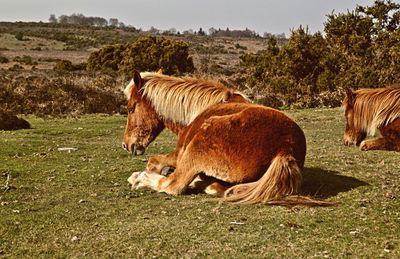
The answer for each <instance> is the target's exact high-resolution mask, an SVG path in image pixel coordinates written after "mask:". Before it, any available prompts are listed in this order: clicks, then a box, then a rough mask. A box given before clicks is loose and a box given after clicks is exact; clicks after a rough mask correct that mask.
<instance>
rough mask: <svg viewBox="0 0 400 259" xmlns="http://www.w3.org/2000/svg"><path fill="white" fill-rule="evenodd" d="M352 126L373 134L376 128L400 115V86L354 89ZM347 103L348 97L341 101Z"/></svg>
mask: <svg viewBox="0 0 400 259" xmlns="http://www.w3.org/2000/svg"><path fill="white" fill-rule="evenodd" d="M355 96H356V97H355V102H354V105H353V109H354V116H353V117H354V127H355V128H356V129H360V130H361V131H363V132H366V133H367V134H368V135H375V132H376V129H377V128H379V127H381V126H384V125H387V124H388V123H390V122H392V121H394V120H395V119H397V118H399V117H400V87H398V86H397V87H394V86H392V87H388V88H377V89H359V90H357V91H355ZM343 105H344V106H345V107H346V106H347V105H348V98H347V97H346V98H345V99H344V101H343Z"/></svg>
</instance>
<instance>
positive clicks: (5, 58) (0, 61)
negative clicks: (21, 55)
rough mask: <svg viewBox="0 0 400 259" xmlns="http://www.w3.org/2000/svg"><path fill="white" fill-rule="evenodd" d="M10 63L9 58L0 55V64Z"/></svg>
mask: <svg viewBox="0 0 400 259" xmlns="http://www.w3.org/2000/svg"><path fill="white" fill-rule="evenodd" d="M8 62H9V60H8V58H7V57H4V56H1V55H0V63H8Z"/></svg>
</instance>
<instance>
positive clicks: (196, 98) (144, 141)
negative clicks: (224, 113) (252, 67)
mask: <svg viewBox="0 0 400 259" xmlns="http://www.w3.org/2000/svg"><path fill="white" fill-rule="evenodd" d="M124 93H125V95H126V97H127V99H128V105H127V108H128V119H127V125H126V128H125V132H124V137H123V140H122V146H123V148H124V149H126V150H127V151H128V152H130V153H132V154H133V155H142V154H143V153H144V151H145V149H146V147H147V146H148V145H149V144H150V143H151V142H152V141H153V140H154V139H155V137H156V136H157V135H158V134H159V133H160V132H161V131H162V130H163V129H164V128H168V129H170V130H171V131H172V132H174V133H175V134H177V135H178V134H179V133H180V132H181V131H182V129H183V128H185V127H186V126H187V125H188V124H189V123H191V122H192V121H193V120H194V119H195V118H196V117H197V115H198V114H200V113H201V112H202V111H203V110H205V109H206V108H207V107H209V106H211V105H213V104H217V103H226V102H247V101H248V100H247V97H246V96H245V95H243V94H242V93H240V92H239V91H236V90H234V89H229V88H226V87H225V86H223V85H222V84H221V83H219V82H217V81H213V80H205V79H198V78H190V77H186V78H178V77H173V76H167V75H163V74H162V73H161V72H160V71H159V72H157V73H154V72H143V73H139V72H137V71H135V72H134V77H133V79H132V80H131V81H130V83H129V84H128V85H127V86H126V88H125V90H124ZM153 110H154V112H153V113H152V112H149V111H153ZM133 114H141V115H143V116H142V117H141V118H137V116H133ZM144 120H146V122H150V123H145V121H144ZM138 136H140V137H141V138H139V137H138Z"/></svg>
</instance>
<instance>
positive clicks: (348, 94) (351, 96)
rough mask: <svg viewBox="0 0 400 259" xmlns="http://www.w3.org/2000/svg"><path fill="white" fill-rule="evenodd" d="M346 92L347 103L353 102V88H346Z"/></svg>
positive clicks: (354, 95) (354, 97)
mask: <svg viewBox="0 0 400 259" xmlns="http://www.w3.org/2000/svg"><path fill="white" fill-rule="evenodd" d="M346 94H347V100H348V103H354V101H355V99H356V94H355V93H354V92H353V90H351V89H350V88H347V90H346Z"/></svg>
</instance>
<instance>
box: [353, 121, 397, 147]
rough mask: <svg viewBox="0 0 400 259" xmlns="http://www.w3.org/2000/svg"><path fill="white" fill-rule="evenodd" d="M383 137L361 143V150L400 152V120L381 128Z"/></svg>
mask: <svg viewBox="0 0 400 259" xmlns="http://www.w3.org/2000/svg"><path fill="white" fill-rule="evenodd" d="M379 131H380V132H381V135H382V137H381V138H377V139H367V140H364V141H363V142H361V144H360V149H361V150H363V151H367V150H391V151H400V119H396V120H395V121H393V122H391V123H389V124H388V125H386V126H383V127H381V128H379Z"/></svg>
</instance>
